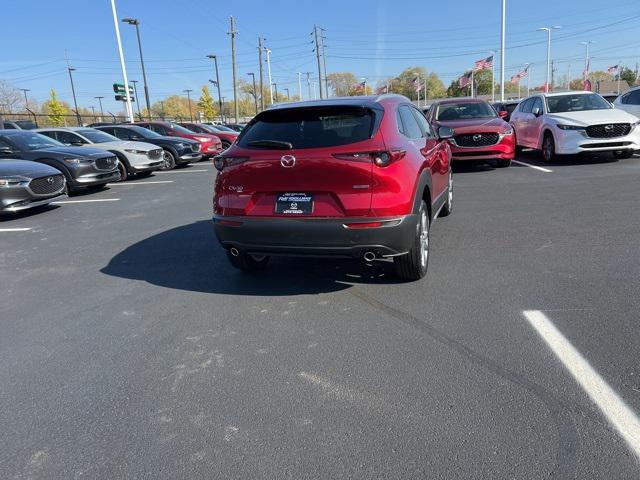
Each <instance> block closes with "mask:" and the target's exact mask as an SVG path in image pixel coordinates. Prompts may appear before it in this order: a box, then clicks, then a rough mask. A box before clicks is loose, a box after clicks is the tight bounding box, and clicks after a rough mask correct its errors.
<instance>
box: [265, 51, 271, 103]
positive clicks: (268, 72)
mask: <svg viewBox="0 0 640 480" xmlns="http://www.w3.org/2000/svg"><path fill="white" fill-rule="evenodd" d="M264 51H265V53H266V54H267V75H268V77H269V101H270V103H269V104H270V105H273V88H272V87H273V80H272V79H271V50H270V49H268V48H265V49H264Z"/></svg>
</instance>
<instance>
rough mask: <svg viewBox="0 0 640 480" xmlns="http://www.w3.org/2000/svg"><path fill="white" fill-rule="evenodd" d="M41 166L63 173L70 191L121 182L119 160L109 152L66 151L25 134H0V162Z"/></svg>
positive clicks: (35, 135) (53, 142)
mask: <svg viewBox="0 0 640 480" xmlns="http://www.w3.org/2000/svg"><path fill="white" fill-rule="evenodd" d="M1 158H11V159H20V160H31V161H34V162H39V163H44V164H46V165H49V166H51V167H53V168H55V169H56V170H58V171H60V172H62V174H63V175H64V178H65V180H66V182H67V188H68V189H70V190H74V189H77V188H79V187H88V188H90V189H97V188H102V187H103V186H104V185H105V184H106V183H108V182H117V181H118V180H120V172H119V171H118V159H117V158H116V156H115V155H114V154H113V153H111V152H105V151H104V150H98V149H97V148H90V147H65V146H64V145H63V144H62V143H60V142H58V141H56V140H53V139H52V138H49V137H47V136H45V135H41V134H39V133H34V132H29V131H28V130H0V159H1Z"/></svg>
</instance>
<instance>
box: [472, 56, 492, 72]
mask: <svg viewBox="0 0 640 480" xmlns="http://www.w3.org/2000/svg"><path fill="white" fill-rule="evenodd" d="M490 68H493V55H491V56H489V57H487V58H483V59H481V60H476V62H475V70H488V69H490Z"/></svg>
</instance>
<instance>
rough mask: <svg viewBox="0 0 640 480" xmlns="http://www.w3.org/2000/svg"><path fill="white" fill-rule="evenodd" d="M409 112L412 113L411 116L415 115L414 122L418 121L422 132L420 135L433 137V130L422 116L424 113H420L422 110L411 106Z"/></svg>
mask: <svg viewBox="0 0 640 480" xmlns="http://www.w3.org/2000/svg"><path fill="white" fill-rule="evenodd" d="M411 112H412V113H413V116H414V117H416V122H418V126H419V127H420V131H421V132H422V136H423V137H433V136H434V135H433V132H432V131H431V127H430V126H429V122H428V121H427V119H426V118H424V115H423V114H422V112H420V111H419V110H418V109H416V108H412V109H411Z"/></svg>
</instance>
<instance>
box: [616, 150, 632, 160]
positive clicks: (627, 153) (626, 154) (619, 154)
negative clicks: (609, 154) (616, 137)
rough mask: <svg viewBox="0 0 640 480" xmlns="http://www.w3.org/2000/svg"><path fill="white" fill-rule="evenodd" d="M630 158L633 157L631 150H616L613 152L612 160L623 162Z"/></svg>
mask: <svg viewBox="0 0 640 480" xmlns="http://www.w3.org/2000/svg"><path fill="white" fill-rule="evenodd" d="M631 157H633V150H618V151H615V152H613V158H615V159H616V160H623V159H625V158H631Z"/></svg>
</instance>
